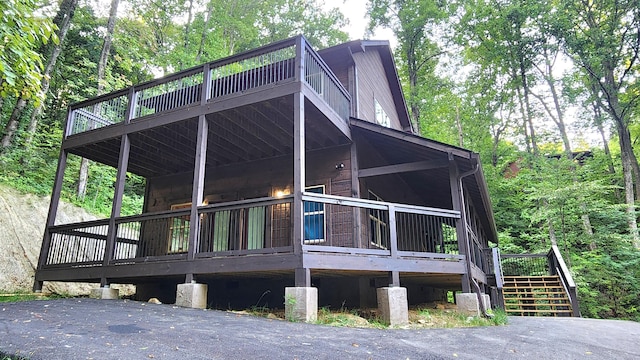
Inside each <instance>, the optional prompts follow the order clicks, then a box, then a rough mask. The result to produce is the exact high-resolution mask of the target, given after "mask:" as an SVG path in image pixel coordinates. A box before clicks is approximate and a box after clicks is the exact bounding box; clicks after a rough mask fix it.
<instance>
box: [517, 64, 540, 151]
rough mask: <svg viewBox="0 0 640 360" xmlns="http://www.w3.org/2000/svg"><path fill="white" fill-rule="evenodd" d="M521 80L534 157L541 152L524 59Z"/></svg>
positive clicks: (521, 66)
mask: <svg viewBox="0 0 640 360" xmlns="http://www.w3.org/2000/svg"><path fill="white" fill-rule="evenodd" d="M520 80H521V82H522V90H523V91H524V106H525V111H526V113H525V114H524V115H525V120H526V121H527V124H528V125H529V135H530V136H531V148H532V149H533V155H536V156H537V155H538V154H539V153H540V150H539V149H538V142H537V140H536V132H535V129H534V127H533V113H532V111H531V103H530V101H529V83H528V82H527V74H526V69H525V67H524V63H523V62H522V59H520Z"/></svg>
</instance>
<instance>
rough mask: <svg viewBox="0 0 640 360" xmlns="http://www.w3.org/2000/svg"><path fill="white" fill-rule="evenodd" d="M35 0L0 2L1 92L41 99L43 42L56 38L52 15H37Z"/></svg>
mask: <svg viewBox="0 0 640 360" xmlns="http://www.w3.org/2000/svg"><path fill="white" fill-rule="evenodd" d="M38 5H39V4H38V2H37V1H36V0H5V1H2V2H0V39H1V41H0V96H1V97H3V98H4V97H7V96H10V95H12V96H19V97H22V98H25V99H34V100H38V101H39V100H42V98H43V94H42V93H40V81H41V80H42V76H43V75H42V70H43V64H42V54H40V53H39V52H38V49H39V48H40V46H41V45H43V44H47V42H48V41H49V40H50V39H52V40H53V41H54V42H57V41H58V40H57V38H56V37H55V34H54V31H55V26H54V25H53V22H52V21H51V19H46V18H41V17H38V16H36V15H34V10H35V9H36V7H37V6H38Z"/></svg>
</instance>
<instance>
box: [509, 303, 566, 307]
mask: <svg viewBox="0 0 640 360" xmlns="http://www.w3.org/2000/svg"><path fill="white" fill-rule="evenodd" d="M504 306H511V307H514V306H532V307H538V306H548V307H558V306H562V307H567V306H569V307H571V304H570V303H568V302H563V303H524V302H507V303H505V304H504Z"/></svg>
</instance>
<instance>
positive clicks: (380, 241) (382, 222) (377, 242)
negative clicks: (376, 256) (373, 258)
mask: <svg viewBox="0 0 640 360" xmlns="http://www.w3.org/2000/svg"><path fill="white" fill-rule="evenodd" d="M369 200H375V201H382V199H381V198H380V197H379V196H378V195H376V194H374V193H373V192H371V191H369ZM388 216H389V215H388V213H387V212H386V211H384V210H379V209H369V227H370V236H369V240H370V241H371V245H373V246H374V247H377V248H380V249H387V244H388V243H389V241H388V240H389V230H388V228H387V222H388V221H387V218H388Z"/></svg>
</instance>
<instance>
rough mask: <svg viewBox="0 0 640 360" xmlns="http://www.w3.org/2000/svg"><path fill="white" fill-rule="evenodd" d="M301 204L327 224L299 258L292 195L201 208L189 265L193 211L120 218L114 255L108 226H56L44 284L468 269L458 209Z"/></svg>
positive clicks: (337, 201) (326, 199)
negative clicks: (304, 271) (378, 225)
mask: <svg viewBox="0 0 640 360" xmlns="http://www.w3.org/2000/svg"><path fill="white" fill-rule="evenodd" d="M303 201H304V202H305V204H308V205H307V207H308V206H310V205H311V206H315V207H316V208H321V209H322V212H323V214H324V219H323V220H322V223H317V224H312V223H309V224H307V225H308V226H311V227H314V226H319V227H321V228H322V232H323V234H324V236H323V237H322V238H320V239H313V240H305V243H304V244H303V246H302V253H301V254H295V253H294V247H293V244H292V241H291V239H292V233H291V230H292V217H291V213H290V212H291V208H292V206H291V205H292V202H293V197H292V196H286V197H283V198H262V199H254V200H245V201H237V202H229V203H221V204H215V205H208V206H202V207H199V209H198V213H199V221H200V229H201V231H200V234H198V237H197V241H196V243H197V244H198V245H197V249H196V251H194V256H193V258H191V259H190V258H189V257H188V254H189V241H188V238H189V237H188V230H185V229H189V227H190V226H189V221H190V219H189V210H177V211H165V212H159V213H153V214H143V215H139V216H131V217H123V218H118V219H116V220H115V224H116V227H117V228H116V230H115V231H114V233H115V234H117V236H116V239H115V242H114V248H113V249H112V250H110V251H109V249H108V248H107V247H108V241H107V234H108V233H109V232H108V226H109V220H98V221H90V222H85V223H76V224H65V225H59V226H53V227H51V228H50V229H49V233H50V236H51V241H50V244H49V248H48V249H46V252H45V253H44V255H45V259H46V261H45V262H44V264H43V266H42V268H41V269H40V270H39V271H38V274H37V280H38V281H53V280H56V281H99V280H100V279H102V278H108V279H110V280H111V281H115V282H117V281H125V282H126V281H131V280H135V279H136V278H145V277H157V276H172V275H181V274H185V273H193V274H209V275H211V274H225V273H227V274H229V273H255V272H263V273H265V274H267V273H273V272H283V271H284V272H293V271H294V270H295V269H296V268H297V267H299V266H300V263H301V262H302V263H304V266H305V267H306V268H309V269H311V271H314V272H315V271H317V272H318V273H319V274H320V273H322V272H323V271H333V272H342V273H348V272H350V271H358V272H370V273H385V272H389V271H392V270H393V271H400V272H404V273H407V274H415V275H419V274H423V275H429V274H450V275H456V276H460V275H462V274H464V273H465V266H464V259H465V257H464V256H463V255H460V254H459V251H458V242H457V239H456V238H455V232H454V231H453V229H454V226H455V221H456V219H458V218H459V216H460V215H459V213H458V212H456V211H451V210H442V209H434V208H426V207H418V206H410V205H403V204H393V203H385V202H378V201H370V200H362V199H353V198H345V197H339V196H331V195H321V194H313V193H306V194H305V196H304V197H303ZM309 204H310V205H309ZM374 212H375V214H376V216H380V217H381V218H382V219H383V221H384V225H385V227H384V228H383V229H382V232H378V230H380V229H372V227H371V216H372V214H374ZM252 213H259V214H260V221H259V222H258V223H255V222H254V223H253V224H252V223H251V222H249V221H248V219H249V218H250V216H251V215H250V214H252ZM220 219H223V220H224V222H220ZM243 221H244V224H242V222H243ZM256 224H258V225H259V228H255V225H256ZM394 224H395V226H394ZM252 226H253V227H254V229H253V230H251V227H252ZM454 278H456V277H454Z"/></svg>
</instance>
